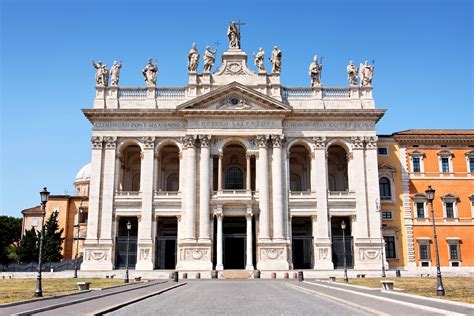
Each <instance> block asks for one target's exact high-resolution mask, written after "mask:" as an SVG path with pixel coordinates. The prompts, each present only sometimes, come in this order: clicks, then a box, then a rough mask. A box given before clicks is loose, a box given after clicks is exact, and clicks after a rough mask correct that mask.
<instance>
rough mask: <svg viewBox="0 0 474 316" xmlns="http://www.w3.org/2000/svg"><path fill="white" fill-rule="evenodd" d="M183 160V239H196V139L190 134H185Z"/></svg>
mask: <svg viewBox="0 0 474 316" xmlns="http://www.w3.org/2000/svg"><path fill="white" fill-rule="evenodd" d="M183 142H184V148H185V150H184V161H185V164H186V178H185V180H184V184H185V186H184V190H183V194H184V199H185V204H184V205H185V209H184V220H183V222H184V236H183V237H184V239H187V240H190V241H192V240H195V239H196V139H195V137H194V136H192V135H188V136H185V137H184V138H183Z"/></svg>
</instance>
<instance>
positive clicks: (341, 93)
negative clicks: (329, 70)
mask: <svg viewBox="0 0 474 316" xmlns="http://www.w3.org/2000/svg"><path fill="white" fill-rule="evenodd" d="M321 92H322V94H323V98H327V99H349V98H350V97H351V90H350V88H322V89H321Z"/></svg>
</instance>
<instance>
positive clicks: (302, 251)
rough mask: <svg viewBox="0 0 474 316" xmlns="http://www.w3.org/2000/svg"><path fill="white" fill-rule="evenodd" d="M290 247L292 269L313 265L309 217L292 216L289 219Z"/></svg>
mask: <svg viewBox="0 0 474 316" xmlns="http://www.w3.org/2000/svg"><path fill="white" fill-rule="evenodd" d="M291 231H292V240H291V249H292V257H293V268H294V269H312V267H313V229H312V222H311V218H310V217H293V218H292V220H291Z"/></svg>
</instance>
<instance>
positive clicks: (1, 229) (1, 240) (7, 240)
mask: <svg viewBox="0 0 474 316" xmlns="http://www.w3.org/2000/svg"><path fill="white" fill-rule="evenodd" d="M21 222H22V219H21V218H16V217H12V216H0V264H8V263H9V261H10V260H9V258H8V246H10V245H11V244H12V243H13V242H18V241H19V240H20V237H21Z"/></svg>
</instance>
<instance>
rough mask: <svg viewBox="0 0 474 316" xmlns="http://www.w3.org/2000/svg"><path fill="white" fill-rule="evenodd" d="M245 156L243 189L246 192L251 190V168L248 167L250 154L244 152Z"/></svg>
mask: <svg viewBox="0 0 474 316" xmlns="http://www.w3.org/2000/svg"><path fill="white" fill-rule="evenodd" d="M245 157H246V158H247V174H246V181H245V189H246V190H247V192H252V178H251V176H252V175H251V168H250V159H251V158H252V155H251V154H246V155H245Z"/></svg>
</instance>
